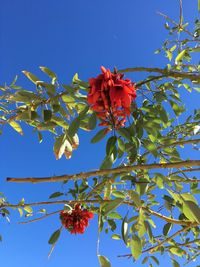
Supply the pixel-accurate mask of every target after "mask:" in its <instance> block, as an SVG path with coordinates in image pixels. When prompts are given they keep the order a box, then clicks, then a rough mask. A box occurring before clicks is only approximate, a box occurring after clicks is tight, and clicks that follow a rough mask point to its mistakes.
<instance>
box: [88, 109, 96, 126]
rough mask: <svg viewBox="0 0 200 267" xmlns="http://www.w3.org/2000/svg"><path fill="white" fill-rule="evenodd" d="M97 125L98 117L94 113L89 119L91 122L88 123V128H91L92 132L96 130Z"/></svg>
mask: <svg viewBox="0 0 200 267" xmlns="http://www.w3.org/2000/svg"><path fill="white" fill-rule="evenodd" d="M96 124H97V117H96V114H95V113H93V114H92V115H91V116H90V118H89V122H88V126H89V128H90V130H94V129H95V127H96Z"/></svg>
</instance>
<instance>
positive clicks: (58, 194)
mask: <svg viewBox="0 0 200 267" xmlns="http://www.w3.org/2000/svg"><path fill="white" fill-rule="evenodd" d="M63 195H64V194H63V193H61V192H54V193H53V194H51V195H50V196H49V198H56V197H60V196H63Z"/></svg>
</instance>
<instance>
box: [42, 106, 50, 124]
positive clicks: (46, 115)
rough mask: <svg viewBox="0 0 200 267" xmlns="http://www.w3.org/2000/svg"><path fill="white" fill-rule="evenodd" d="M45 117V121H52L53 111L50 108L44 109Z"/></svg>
mask: <svg viewBox="0 0 200 267" xmlns="http://www.w3.org/2000/svg"><path fill="white" fill-rule="evenodd" d="M43 117H44V121H45V122H47V121H50V120H51V117H52V111H51V110H48V109H44V110H43Z"/></svg>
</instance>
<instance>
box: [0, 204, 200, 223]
mask: <svg viewBox="0 0 200 267" xmlns="http://www.w3.org/2000/svg"><path fill="white" fill-rule="evenodd" d="M112 201H113V200H96V199H94V200H93V199H91V200H88V199H83V200H56V201H41V202H32V203H18V204H10V203H4V204H1V205H0V208H24V207H27V206H31V207H33V206H43V205H60V204H67V205H74V204H77V203H80V204H102V203H109V202H112ZM121 204H123V205H128V206H135V204H134V203H132V202H129V201H122V203H121ZM140 209H143V210H144V211H146V212H147V213H149V214H151V215H153V216H155V217H157V218H160V219H162V220H164V221H166V222H169V223H172V224H177V225H186V226H188V225H189V226H190V227H193V226H196V225H198V224H197V223H196V222H190V221H184V220H176V219H174V218H171V217H167V216H165V215H162V214H161V213H158V212H156V211H154V210H152V209H150V208H149V207H145V206H142V207H140ZM57 212H59V211H55V212H52V213H49V214H46V215H44V216H42V217H41V219H42V218H45V217H48V216H50V215H53V214H55V213H57ZM37 220H40V218H37V219H33V220H31V221H29V222H33V221H37Z"/></svg>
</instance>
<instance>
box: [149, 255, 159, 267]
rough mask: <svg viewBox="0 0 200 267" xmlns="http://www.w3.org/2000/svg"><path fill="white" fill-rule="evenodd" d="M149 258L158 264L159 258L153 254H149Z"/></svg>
mask: <svg viewBox="0 0 200 267" xmlns="http://www.w3.org/2000/svg"><path fill="white" fill-rule="evenodd" d="M151 259H152V260H153V261H154V262H155V263H156V264H157V265H159V264H160V263H159V260H158V259H157V258H156V257H155V256H151Z"/></svg>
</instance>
